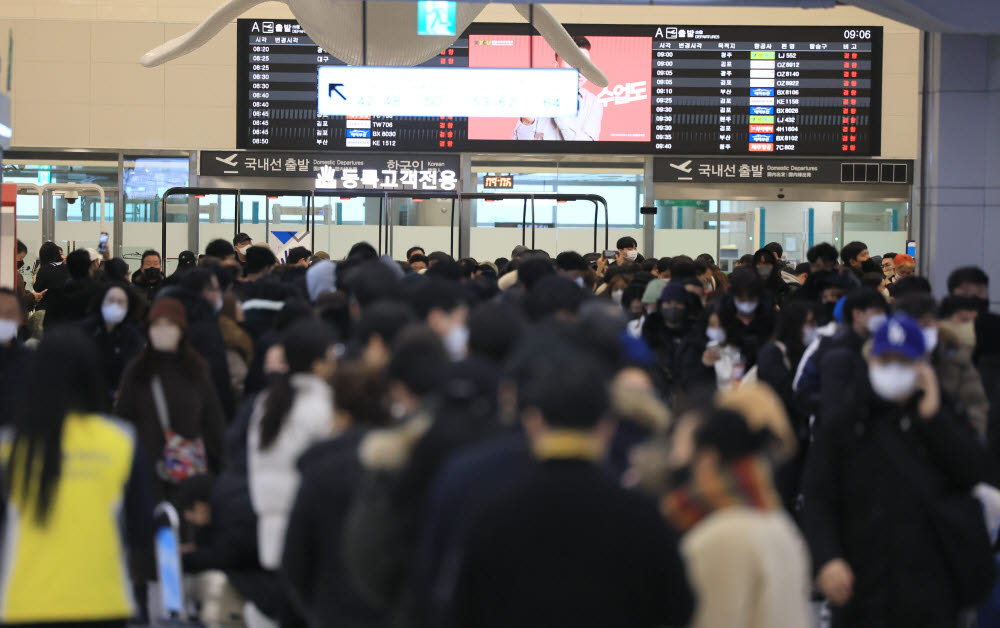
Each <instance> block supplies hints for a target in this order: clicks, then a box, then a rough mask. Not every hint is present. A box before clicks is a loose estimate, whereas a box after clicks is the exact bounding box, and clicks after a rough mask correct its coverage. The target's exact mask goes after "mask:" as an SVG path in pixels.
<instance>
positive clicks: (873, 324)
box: [868, 314, 889, 336]
mask: <svg viewBox="0 0 1000 628" xmlns="http://www.w3.org/2000/svg"><path fill="white" fill-rule="evenodd" d="M887 320H889V317H888V316H886V315H885V314H875V315H874V316H872V317H871V318H869V319H868V333H869V334H871V335H873V336H874V335H875V334H876V333H877V332H878V330H879V327H881V326H882V325H884V324H885V322H886V321H887Z"/></svg>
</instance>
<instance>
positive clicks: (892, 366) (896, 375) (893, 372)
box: [868, 362, 917, 401]
mask: <svg viewBox="0 0 1000 628" xmlns="http://www.w3.org/2000/svg"><path fill="white" fill-rule="evenodd" d="M868 380H869V381H870V382H871V384H872V390H874V391H875V394H876V395H878V396H879V397H881V398H883V399H885V400H886V401H905V400H906V399H909V398H910V396H912V395H913V393H914V392H915V391H916V389H917V369H916V367H915V366H913V365H912V364H900V363H899V362H890V363H888V364H872V365H870V366H869V367H868Z"/></svg>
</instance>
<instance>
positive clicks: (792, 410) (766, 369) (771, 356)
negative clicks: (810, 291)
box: [757, 341, 809, 515]
mask: <svg viewBox="0 0 1000 628" xmlns="http://www.w3.org/2000/svg"><path fill="white" fill-rule="evenodd" d="M796 366H797V365H796V364H792V363H791V361H788V356H787V349H783V345H781V346H779V343H778V342H777V341H772V342H769V343H767V344H766V345H764V348H763V349H761V350H760V353H758V354H757V378H758V379H759V380H760V381H762V382H764V383H766V384H768V385H769V386H771V388H773V389H774V392H775V393H777V395H778V396H779V397H781V402H782V403H783V404H784V406H785V411H786V412H788V419H789V421H790V422H791V424H792V429H793V430H794V431H795V436H796V440H797V441H798V444H799V448H798V451H796V452H795V456H794V457H793V458H792V459H791V460H789V461H787V462H786V463H785V464H783V465H781V466H780V467H778V468H777V469H776V470H775V477H774V483H775V486H776V488H777V489H778V493H779V494H780V495H781V501H782V502H783V503H784V504H785V509H786V510H787V511H788V512H789V513H792V514H793V515H796V514H797V501H798V495H799V489H800V488H801V479H802V472H803V470H804V469H805V460H806V454H807V452H808V451H809V417H808V416H807V415H803V414H802V413H800V412H798V410H797V409H796V407H795V394H794V392H793V391H792V381H793V380H794V379H795V368H796Z"/></svg>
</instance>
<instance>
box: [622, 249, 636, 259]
mask: <svg viewBox="0 0 1000 628" xmlns="http://www.w3.org/2000/svg"><path fill="white" fill-rule="evenodd" d="M638 257H639V249H632V250H631V251H625V258H626V259H627V260H628V261H630V262H634V261H635V260H636V259H637V258H638Z"/></svg>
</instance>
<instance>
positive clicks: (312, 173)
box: [199, 151, 460, 192]
mask: <svg viewBox="0 0 1000 628" xmlns="http://www.w3.org/2000/svg"><path fill="white" fill-rule="evenodd" d="M459 169H460V168H459V158H458V156H457V155H408V156H400V155H392V154H371V153H348V154H337V153H302V152H273V151H201V154H200V168H199V174H200V175H201V176H203V177H293V178H303V179H306V178H308V179H313V180H315V182H316V189H317V190H356V189H363V190H400V191H414V192H420V191H428V192H438V191H446V192H447V191H453V190H456V189H458V173H459Z"/></svg>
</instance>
